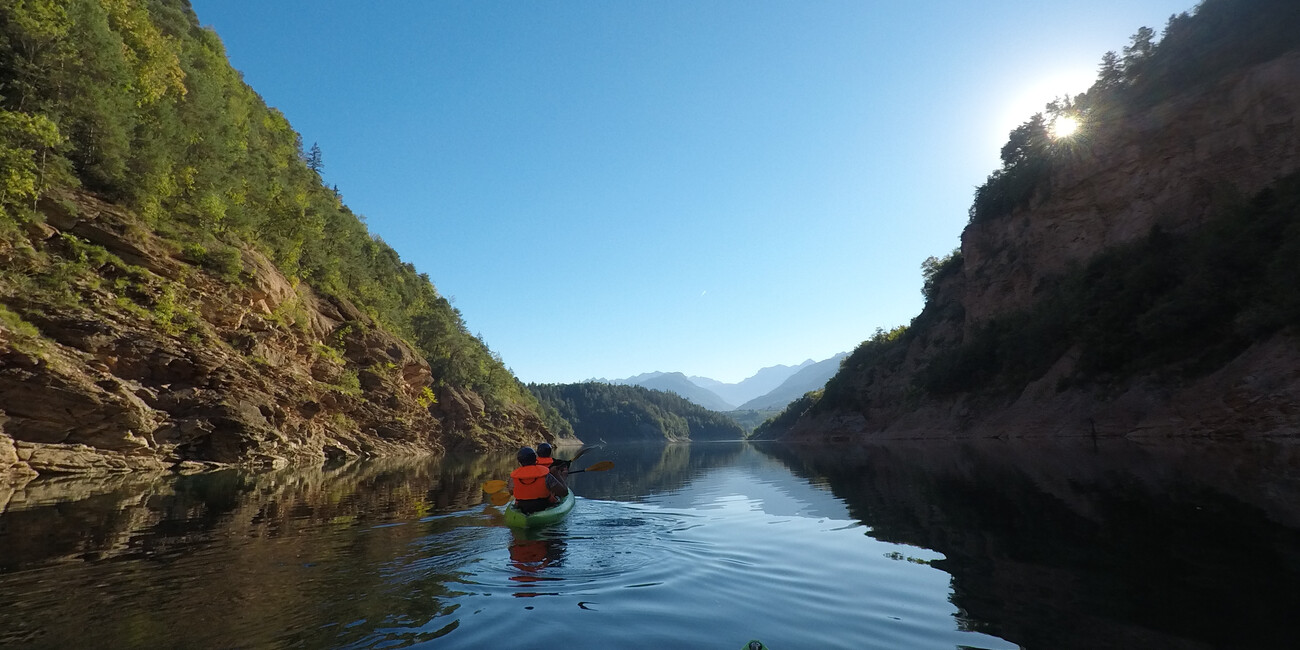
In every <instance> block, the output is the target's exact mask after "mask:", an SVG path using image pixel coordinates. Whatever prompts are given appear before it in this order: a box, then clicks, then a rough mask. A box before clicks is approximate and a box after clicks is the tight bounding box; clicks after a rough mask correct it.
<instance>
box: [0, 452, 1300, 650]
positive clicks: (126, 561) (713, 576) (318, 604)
mask: <svg viewBox="0 0 1300 650" xmlns="http://www.w3.org/2000/svg"><path fill="white" fill-rule="evenodd" d="M570 453H571V452H570ZM559 455H561V456H564V455H565V454H559ZM502 456H503V457H502V458H490V459H487V458H455V457H451V458H446V459H441V460H435V461H421V462H411V461H406V462H399V461H384V462H365V463H354V464H349V465H345V466H340V467H334V468H325V469H312V470H302V469H298V470H285V471H278V472H269V473H248V472H242V471H233V470H232V471H222V472H217V473H211V474H204V475H197V476H187V477H174V476H170V475H158V476H148V475H134V476H121V477H116V478H113V479H98V480H92V479H71V478H64V479H57V478H55V479H45V478H41V479H38V480H36V481H34V482H32V483H29V484H27V485H25V486H21V487H19V488H18V489H17V490H16V491H14V490H13V489H12V488H0V645H13V646H16V647H33V648H70V647H79V648H80V647H113V648H118V647H149V648H155V647H223V648H224V647H249V648H319V647H328V648H388V647H409V646H420V645H423V646H426V647H432V648H444V647H445V648H512V647H522V646H524V645H526V644H525V643H524V642H522V641H521V639H522V638H524V637H525V636H528V635H532V636H534V637H535V638H536V637H537V635H542V636H541V637H540V638H542V639H545V641H546V642H545V644H544V645H553V646H560V647H573V648H613V647H647V648H657V647H664V648H679V647H681V648H741V647H742V646H743V645H744V644H745V642H746V641H748V640H749V639H761V640H763V641H764V642H765V643H767V644H768V645H769V646H770V647H771V648H772V649H773V650H789V649H792V648H854V649H857V648H882V649H885V648H888V649H899V648H985V649H1004V648H1029V649H1040V648H1041V649H1062V648H1063V649H1070V648H1080V649H1082V648H1088V649H1096V648H1179V649H1180V648H1189V649H1191V648H1196V649H1201V648H1275V647H1294V642H1295V639H1296V638H1297V630H1298V629H1300V626H1298V625H1297V624H1296V623H1295V620H1296V612H1297V611H1300V447H1297V446H1296V445H1294V444H1282V443H1251V444H1245V443H1238V444H1209V443H1202V442H1190V443H1184V444H1180V445H1169V444H1136V443H1129V442H1123V441H1111V442H1107V441H1103V442H1101V443H1098V444H1094V443H1091V442H1087V443H1077V444H1076V443H1046V442H1035V441H988V442H979V443H965V444H959V443H927V444H925V445H919V444H889V445H876V446H863V447H820V448H805V447H781V446H763V447H756V446H751V445H747V444H742V443H706V444H695V445H677V446H623V447H620V446H609V447H606V448H603V449H600V450H596V451H592V452H590V453H588V454H587V455H586V456H585V457H584V458H583V460H582V461H580V462H579V463H578V464H579V466H585V465H587V464H589V463H592V462H595V461H598V460H612V461H614V463H615V469H613V470H612V471H609V472H604V473H591V474H582V475H578V476H576V477H575V480H574V481H573V487H574V490H575V492H576V493H577V495H578V496H579V500H578V504H577V507H576V508H575V510H574V512H573V513H572V514H571V515H570V516H569V518H568V519H567V520H566V521H565V522H564V523H562V524H560V525H557V526H554V527H552V528H548V529H543V530H542V531H540V532H536V533H531V534H523V533H518V532H514V531H511V530H510V529H508V528H506V527H504V526H503V525H502V522H501V516H500V509H499V508H495V507H492V506H490V505H487V504H486V501H485V498H484V495H483V494H482V492H481V490H480V485H481V483H482V482H483V481H485V480H488V479H493V478H504V477H506V476H507V475H508V473H509V470H510V469H511V465H512V460H513V459H512V454H503V455H502Z"/></svg>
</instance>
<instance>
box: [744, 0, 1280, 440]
mask: <svg viewBox="0 0 1300 650" xmlns="http://www.w3.org/2000/svg"><path fill="white" fill-rule="evenodd" d="M1298 89H1300V4H1298V3H1295V2H1292V1H1290V0H1205V1H1204V2H1202V3H1201V4H1200V5H1199V6H1198V7H1197V8H1196V9H1195V10H1194V12H1191V13H1183V14H1178V15H1174V16H1171V17H1170V19H1169V22H1168V24H1167V25H1166V26H1165V28H1164V30H1163V33H1162V35H1160V37H1159V38H1158V39H1157V33H1156V31H1155V30H1153V29H1150V28H1146V27H1143V28H1141V29H1140V30H1138V32H1137V33H1136V34H1134V36H1133V37H1132V39H1131V40H1130V43H1129V45H1128V46H1127V47H1125V48H1124V49H1123V53H1122V54H1117V53H1115V52H1108V53H1106V55H1105V56H1103V58H1102V61H1101V65H1100V72H1099V75H1098V78H1097V81H1096V83H1095V84H1094V85H1093V86H1092V87H1091V88H1090V89H1088V91H1087V92H1085V93H1082V94H1079V95H1077V96H1075V97H1072V98H1061V99H1058V100H1057V101H1055V102H1053V103H1052V104H1050V105H1048V106H1047V110H1046V111H1045V113H1042V114H1038V115H1034V116H1033V117H1032V118H1031V119H1030V120H1028V121H1027V122H1025V123H1024V124H1023V125H1021V126H1020V127H1019V128H1017V129H1015V130H1014V131H1012V133H1011V134H1010V138H1009V140H1008V142H1007V144H1006V145H1005V146H1004V147H1003V149H1002V161H1003V165H1002V167H1001V168H1000V169H998V170H996V171H994V172H993V173H992V174H991V175H990V176H989V178H988V181H987V182H986V183H985V184H984V185H982V186H980V187H979V188H978V189H977V190H976V192H975V199H974V202H973V204H972V206H971V208H970V224H969V225H968V226H967V228H966V230H965V232H964V233H963V236H962V247H961V249H960V250H958V251H954V252H953V254H952V255H950V256H947V257H945V258H942V259H939V258H932V259H930V260H927V262H926V263H925V265H924V266H923V271H924V280H925V282H924V290H923V293H924V294H925V297H926V304H925V308H924V309H923V311H922V312H921V314H920V315H918V316H917V317H916V318H915V319H913V321H912V322H911V324H910V325H908V326H903V327H898V328H895V329H893V330H891V331H884V330H877V333H876V335H875V336H874V337H872V338H871V339H870V340H868V341H866V342H865V343H863V344H862V345H861V346H859V347H858V348H857V349H856V350H855V351H854V352H853V354H852V355H851V356H850V357H849V358H848V359H847V360H845V362H844V364H843V366H842V369H841V371H840V372H839V373H838V374H837V375H836V376H835V377H834V378H832V379H831V380H830V382H829V383H828V384H827V386H826V388H825V391H824V393H822V394H820V395H819V394H810V395H808V396H805V398H804V399H801V400H799V401H798V402H796V403H794V404H793V405H792V406H791V411H792V412H790V413H787V414H786V415H784V416H782V417H781V418H778V419H777V420H776V421H774V422H771V423H769V425H768V426H766V427H764V428H763V429H762V430H761V435H764V436H770V437H780V436H791V435H793V436H795V437H804V438H824V437H834V438H841V437H850V438H852V437H859V436H871V435H894V436H909V437H910V436H930V435H936V436H947V435H1055V434H1061V435H1098V434H1110V433H1113V434H1129V433H1132V432H1137V431H1150V432H1156V433H1160V434H1162V435H1178V434H1188V433H1197V434H1207V433H1230V434H1233V435H1240V434H1260V435H1265V434H1277V433H1286V432H1291V433H1294V432H1297V431H1300V423H1298V422H1297V421H1296V420H1295V418H1294V415H1288V414H1293V413H1294V412H1295V408H1296V407H1297V406H1298V405H1300V376H1298V375H1297V372H1296V364H1295V363H1294V361H1295V360H1296V359H1298V358H1300V343H1298V339H1297V326H1300V271H1298V269H1300V266H1297V265H1296V263H1295V260H1296V259H1298V256H1300V92H1298ZM1058 119H1071V120H1075V121H1076V122H1077V123H1078V125H1079V129H1078V131H1076V132H1075V133H1074V134H1072V135H1070V136H1066V137H1057V136H1056V135H1054V132H1053V129H1052V124H1053V122H1054V121H1055V120H1058Z"/></svg>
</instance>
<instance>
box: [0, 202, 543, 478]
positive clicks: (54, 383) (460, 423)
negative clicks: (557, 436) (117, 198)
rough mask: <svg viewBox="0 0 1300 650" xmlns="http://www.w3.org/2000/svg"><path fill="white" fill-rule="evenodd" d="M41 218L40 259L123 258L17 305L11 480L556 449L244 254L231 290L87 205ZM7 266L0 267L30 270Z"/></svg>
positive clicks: (1, 370)
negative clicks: (70, 296)
mask: <svg viewBox="0 0 1300 650" xmlns="http://www.w3.org/2000/svg"><path fill="white" fill-rule="evenodd" d="M41 210H42V212H43V214H44V216H45V219H46V220H45V223H44V224H40V225H39V226H38V227H33V228H32V229H31V230H30V231H29V232H28V237H29V240H31V241H32V242H34V245H35V246H37V247H47V248H50V249H52V250H53V249H58V248H59V247H61V246H64V245H65V244H68V245H77V244H78V243H79V244H85V245H94V246H97V247H102V248H103V249H104V250H106V251H107V252H108V253H110V254H111V255H112V256H115V257H116V258H117V260H114V261H112V262H110V263H104V264H102V266H101V267H100V268H98V269H92V271H94V273H92V274H90V276H86V275H82V276H70V277H72V279H71V280H70V281H69V282H71V283H73V286H69V287H66V289H67V291H68V292H70V293H75V294H76V296H77V298H76V299H75V300H67V301H63V302H59V301H56V300H49V299H48V298H47V297H41V298H32V297H27V296H24V295H22V294H21V293H20V292H14V293H12V294H11V297H10V298H9V299H8V300H7V301H8V302H9V304H10V305H11V306H13V307H14V308H15V311H16V312H18V313H21V315H22V319H21V321H20V322H19V323H17V324H15V323H14V322H10V321H12V319H10V320H9V321H6V320H5V319H0V410H2V411H3V413H4V420H3V423H2V426H3V428H2V429H0V475H5V474H9V475H13V476H17V475H20V474H22V475H30V474H31V473H33V472H39V473H42V474H44V473H75V472H97V471H128V470H142V469H153V470H158V469H163V468H182V469H200V468H204V467H212V466H217V465H223V464H253V465H262V466H272V467H280V466H283V465H286V464H289V463H299V462H320V461H324V460H326V459H343V458H352V457H360V456H379V455H394V454H402V455H409V454H433V453H440V452H441V451H443V450H444V449H446V448H452V447H461V448H476V449H488V448H493V447H502V446H506V445H512V444H518V443H532V442H536V441H538V440H549V439H552V438H551V436H550V434H549V432H548V431H547V430H546V427H545V425H544V424H543V423H542V421H541V419H540V418H539V417H538V415H537V414H536V413H534V412H532V411H531V410H529V409H528V408H526V407H524V406H517V407H512V408H507V409H505V410H504V411H503V410H500V409H496V410H493V409H485V408H484V403H483V399H482V398H481V397H480V396H478V395H477V394H475V392H474V391H473V390H472V389H470V388H466V387H457V386H449V385H441V384H440V383H439V382H438V381H437V380H436V378H435V377H433V375H432V373H431V371H430V367H429V364H428V363H427V362H426V361H425V360H424V359H423V358H422V357H421V355H420V354H419V353H418V352H417V351H415V350H414V349H412V347H411V346H410V345H408V344H407V343H406V342H404V341H403V340H401V339H400V338H398V337H396V336H394V335H392V334H389V333H388V332H386V331H384V330H383V329H382V328H381V327H380V326H379V325H378V324H377V322H376V321H375V320H374V319H372V318H371V317H369V316H367V315H366V314H364V313H362V312H361V311H360V310H358V309H357V308H356V307H355V306H353V305H351V304H350V303H348V302H347V301H345V300H341V299H337V298H332V297H324V296H321V295H318V294H317V293H316V292H315V291H313V290H312V288H311V287H309V286H307V285H306V284H303V283H296V282H294V281H291V280H290V279H289V278H287V277H285V276H284V275H283V274H281V273H280V272H279V271H278V270H277V269H276V267H275V265H273V264H272V263H271V262H270V261H268V260H267V259H266V258H265V257H264V256H263V255H262V254H261V253H259V252H257V251H254V250H241V251H239V257H240V259H241V264H242V270H240V271H239V279H238V281H236V282H229V281H227V280H225V279H223V278H221V277H218V276H217V275H215V274H213V273H210V272H208V271H205V270H203V269H202V267H201V266H200V265H199V264H198V263H196V261H195V260H191V259H187V258H186V256H185V254H184V253H182V252H181V251H177V250H174V248H173V247H171V246H169V245H168V244H167V243H166V242H165V241H164V240H162V239H159V238H158V237H156V236H154V235H153V234H150V233H149V232H148V231H146V230H145V229H144V228H142V227H140V226H139V225H138V223H137V221H136V220H135V219H134V217H133V216H132V215H131V214H129V213H127V212H125V211H123V210H121V209H119V208H118V207H116V206H114V205H112V204H109V203H105V202H103V201H100V200H98V199H96V198H94V197H93V196H90V195H88V194H83V193H76V194H67V195H64V196H60V197H56V198H54V199H51V200H46V201H44V202H43V203H42V204H41ZM12 253H13V251H12V249H11V250H0V257H5V258H6V259H5V261H6V262H10V263H15V264H17V263H21V260H22V259H24V258H23V257H22V256H21V255H15V254H12ZM65 253H66V251H65ZM68 256H69V257H73V258H75V257H76V253H75V251H73V252H72V253H69V254H68ZM118 261H120V264H119V263H117V262H118ZM89 263H90V264H92V265H93V264H95V263H96V262H93V261H92V262H89ZM88 277H89V279H88ZM110 284H111V285H112V286H111V287H110V286H109V285H110ZM15 294H16V295H15Z"/></svg>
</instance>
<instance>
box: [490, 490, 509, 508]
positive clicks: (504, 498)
mask: <svg viewBox="0 0 1300 650" xmlns="http://www.w3.org/2000/svg"><path fill="white" fill-rule="evenodd" d="M488 501H491V502H492V505H494V506H504V505H505V504H507V503H510V493H509V492H493V493H492V494H489V495H488Z"/></svg>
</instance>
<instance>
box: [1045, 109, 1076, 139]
mask: <svg viewBox="0 0 1300 650" xmlns="http://www.w3.org/2000/svg"><path fill="white" fill-rule="evenodd" d="M1078 131H1079V118H1077V117H1071V116H1069V115H1058V116H1057V117H1056V119H1054V120H1052V131H1051V132H1052V137H1053V138H1056V139H1057V140H1060V139H1061V138H1068V137H1070V136H1072V135H1074V134H1075V133H1077V132H1078Z"/></svg>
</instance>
